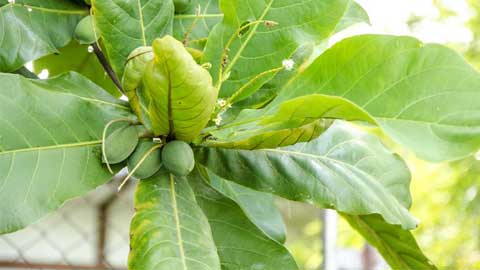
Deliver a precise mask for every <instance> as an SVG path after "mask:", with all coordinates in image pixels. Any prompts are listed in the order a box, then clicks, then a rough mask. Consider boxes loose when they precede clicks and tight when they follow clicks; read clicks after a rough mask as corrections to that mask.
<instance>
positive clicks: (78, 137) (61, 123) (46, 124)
mask: <svg viewBox="0 0 480 270" xmlns="http://www.w3.org/2000/svg"><path fill="white" fill-rule="evenodd" d="M0 84H1V85H2V87H1V89H0V99H1V102H2V106H0V124H1V126H2V128H1V129H0V201H1V202H2V203H1V204H0V212H1V213H2V218H1V219H0V233H7V232H13V231H16V230H19V229H21V228H23V227H25V226H27V225H28V224H30V223H32V222H34V221H36V220H38V219H39V218H40V217H42V216H44V215H46V214H47V213H49V212H50V211H52V210H55V209H57V208H58V207H60V206H61V205H62V204H63V203H64V202H65V201H66V200H68V199H71V198H73V197H77V196H80V195H83V194H85V193H86V192H88V191H90V190H92V189H94V188H95V187H97V186H99V185H101V184H103V183H105V182H106V181H108V180H109V179H110V178H111V175H110V174H109V173H108V171H107V170H106V168H105V167H104V165H102V162H101V137H102V131H103V128H104V126H105V124H106V123H107V122H108V121H110V120H112V119H116V118H122V117H134V116H133V115H131V114H130V110H129V108H128V105H127V104H125V103H124V102H121V101H118V100H117V99H115V98H114V97H112V96H110V95H108V94H107V93H105V92H104V91H103V90H102V89H101V88H99V87H98V86H96V85H95V84H93V83H92V82H90V81H88V80H87V79H85V78H83V77H82V76H80V75H78V74H76V73H68V74H65V75H63V76H60V77H56V78H52V79H49V80H44V81H43V80H42V81H40V80H30V79H26V78H23V77H21V76H18V75H11V74H0Z"/></svg>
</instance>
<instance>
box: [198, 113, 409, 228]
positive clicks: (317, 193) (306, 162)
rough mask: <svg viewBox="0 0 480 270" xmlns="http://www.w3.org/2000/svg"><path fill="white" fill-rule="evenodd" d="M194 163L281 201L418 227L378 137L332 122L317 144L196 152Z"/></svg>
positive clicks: (403, 178)
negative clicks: (310, 204)
mask: <svg viewBox="0 0 480 270" xmlns="http://www.w3.org/2000/svg"><path fill="white" fill-rule="evenodd" d="M196 160H197V161H198V162H200V163H202V164H204V165H205V166H206V167H208V169H210V170H211V171H213V172H214V173H216V174H218V175H219V176H221V177H223V178H225V179H227V180H231V181H235V182H237V183H239V184H241V185H245V186H248V187H251V188H253V189H256V190H259V191H263V192H270V193H274V194H277V195H279V196H282V197H284V198H287V199H290V200H296V201H303V202H312V203H314V204H316V205H317V206H319V207H324V208H334V209H336V210H338V211H341V212H345V213H348V214H355V215H368V214H373V213H378V214H380V215H382V216H383V217H384V218H385V220H386V221H387V222H389V223H391V224H401V225H402V227H403V228H405V229H413V228H415V227H416V226H417V222H416V220H415V219H414V218H413V217H412V216H411V215H410V214H409V213H408V210H407V209H406V208H407V206H409V205H406V204H405V203H404V202H403V200H402V201H399V200H398V199H397V196H396V195H397V194H401V198H405V199H404V200H407V201H408V202H409V201H410V199H409V198H410V194H409V181H410V174H409V171H408V168H407V167H406V165H405V163H404V162H403V161H402V160H401V158H400V157H398V156H397V155H394V154H392V153H390V152H389V151H388V150H387V149H385V147H384V146H383V145H382V144H381V142H380V141H379V140H378V138H377V137H375V136H373V135H370V134H368V133H365V132H363V131H360V130H356V129H353V128H352V127H351V126H348V125H346V124H344V123H341V122H336V124H334V125H333V126H332V127H331V128H330V129H328V130H327V131H326V132H325V133H323V134H322V135H321V136H320V138H318V139H317V140H314V141H311V142H309V143H299V144H296V145H294V146H289V147H284V148H279V149H263V150H254V151H244V150H232V149H219V148H199V149H197V151H196Z"/></svg>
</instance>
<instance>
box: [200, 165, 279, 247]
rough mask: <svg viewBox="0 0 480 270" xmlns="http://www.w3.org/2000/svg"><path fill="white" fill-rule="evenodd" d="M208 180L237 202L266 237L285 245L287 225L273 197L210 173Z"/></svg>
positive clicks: (219, 190)
mask: <svg viewBox="0 0 480 270" xmlns="http://www.w3.org/2000/svg"><path fill="white" fill-rule="evenodd" d="M208 178H209V179H210V185H211V186H212V187H213V188H215V189H216V190H217V191H218V192H220V193H222V194H223V195H225V196H227V197H228V198H230V199H231V200H233V201H235V202H236V203H237V204H238V206H240V207H241V208H242V210H243V212H245V215H247V216H248V218H249V219H250V220H251V221H252V222H253V223H254V224H255V225H257V227H258V228H260V229H261V230H262V231H263V232H264V233H265V234H266V235H268V236H269V237H270V238H272V239H273V240H275V241H277V242H279V243H285V240H286V231H285V224H284V223H283V219H282V214H281V213H280V211H279V210H278V208H277V206H276V205H275V197H274V196H273V195H271V194H269V193H264V192H259V191H256V190H253V189H250V188H247V187H244V186H241V185H239V184H236V183H234V182H231V181H228V180H225V179H222V178H220V177H218V176H217V175H215V174H213V173H211V172H210V171H208Z"/></svg>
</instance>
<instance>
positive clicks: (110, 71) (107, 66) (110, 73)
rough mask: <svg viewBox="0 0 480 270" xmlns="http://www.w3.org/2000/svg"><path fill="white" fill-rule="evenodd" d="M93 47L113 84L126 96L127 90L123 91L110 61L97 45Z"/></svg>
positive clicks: (94, 44)
mask: <svg viewBox="0 0 480 270" xmlns="http://www.w3.org/2000/svg"><path fill="white" fill-rule="evenodd" d="M92 47H93V51H94V52H95V55H96V56H97V58H98V61H100V64H102V67H103V69H104V70H105V71H106V72H107V74H108V76H109V77H110V79H112V81H113V83H114V84H115V85H116V86H117V88H118V90H120V92H122V94H124V95H125V90H124V89H123V87H122V84H121V83H120V81H119V80H118V78H117V75H115V72H114V71H113V69H112V67H111V66H110V64H109V63H108V60H107V58H106V57H105V55H104V54H103V52H102V50H100V48H99V47H98V45H97V43H93V44H92Z"/></svg>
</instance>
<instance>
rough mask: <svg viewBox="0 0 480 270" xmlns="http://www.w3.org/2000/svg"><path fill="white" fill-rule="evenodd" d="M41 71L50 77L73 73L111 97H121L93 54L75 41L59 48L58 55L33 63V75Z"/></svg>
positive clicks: (48, 56)
mask: <svg viewBox="0 0 480 270" xmlns="http://www.w3.org/2000/svg"><path fill="white" fill-rule="evenodd" d="M43 69H47V70H48V75H49V76H50V77H53V76H57V75H60V74H62V73H65V72H66V71H75V72H78V73H80V74H82V75H83V76H85V77H87V78H88V79H89V80H91V81H92V82H94V83H96V84H97V85H98V86H100V87H102V88H103V89H105V90H107V91H108V93H110V94H111V95H113V96H115V97H120V95H121V94H120V92H119V91H118V89H117V87H116V86H115V85H114V84H113V82H112V80H111V79H110V77H108V75H107V74H106V73H105V70H104V69H103V67H102V65H101V64H100V62H99V61H98V59H97V57H96V56H95V54H93V53H90V52H88V46H86V45H80V44H78V43H77V42H75V41H74V42H70V44H68V45H67V46H66V47H63V48H61V49H60V50H59V51H58V53H56V54H51V55H47V56H45V57H42V58H40V59H38V60H36V61H34V62H33V70H34V72H35V73H37V74H38V73H40V72H41V71H42V70H43Z"/></svg>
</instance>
